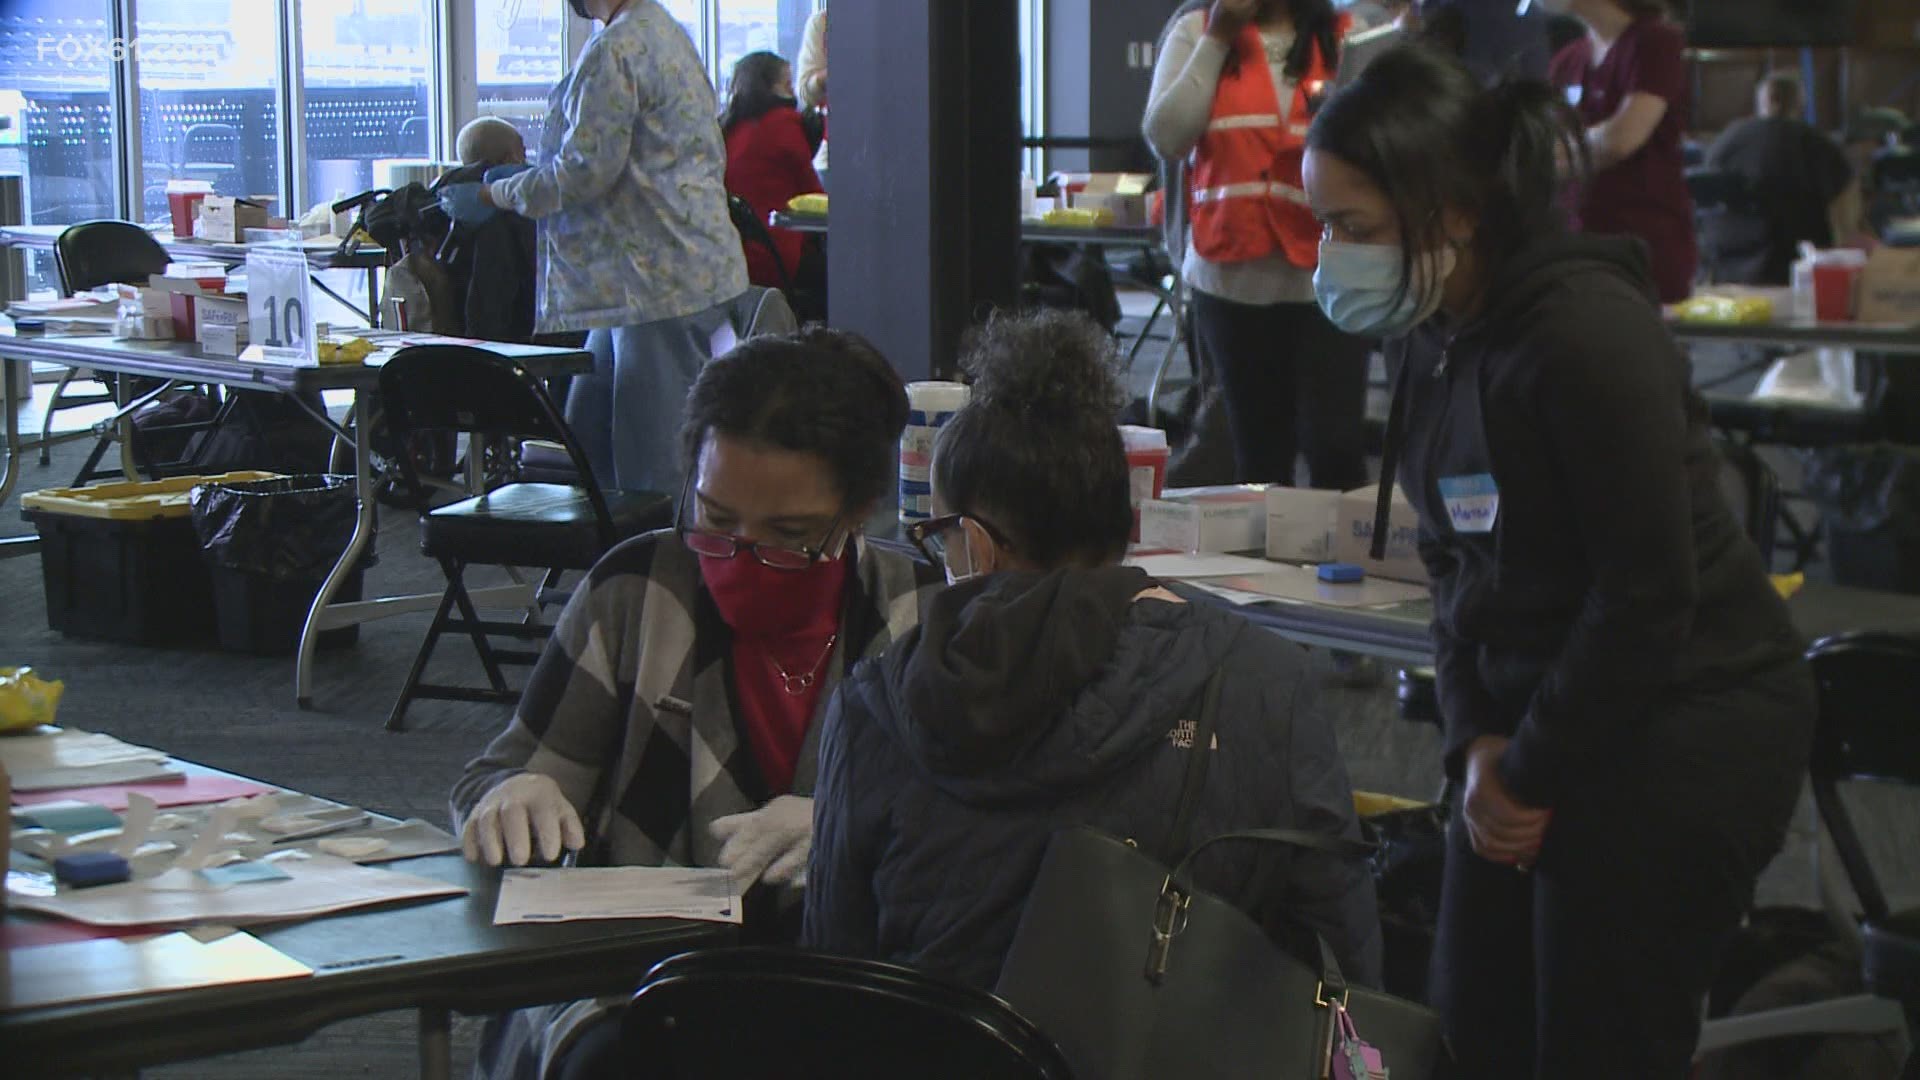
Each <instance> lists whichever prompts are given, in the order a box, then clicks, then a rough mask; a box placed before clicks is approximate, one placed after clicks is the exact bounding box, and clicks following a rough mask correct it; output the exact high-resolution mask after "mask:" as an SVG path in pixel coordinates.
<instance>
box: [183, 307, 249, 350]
mask: <svg viewBox="0 0 1920 1080" xmlns="http://www.w3.org/2000/svg"><path fill="white" fill-rule="evenodd" d="M194 307H195V309H196V313H197V316H198V318H197V326H196V329H195V333H194V340H195V341H198V342H199V343H200V348H201V350H202V351H204V352H206V353H208V354H210V355H214V356H238V355H240V350H241V349H244V348H246V347H247V298H246V297H245V296H244V295H233V296H227V295H221V296H211V295H209V296H198V297H195V298H194Z"/></svg>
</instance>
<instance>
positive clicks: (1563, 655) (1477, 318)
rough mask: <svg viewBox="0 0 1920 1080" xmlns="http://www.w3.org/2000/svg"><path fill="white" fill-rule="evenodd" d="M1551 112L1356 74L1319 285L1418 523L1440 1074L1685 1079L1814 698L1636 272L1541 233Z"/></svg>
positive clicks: (1451, 74)
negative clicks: (1355, 360)
mask: <svg viewBox="0 0 1920 1080" xmlns="http://www.w3.org/2000/svg"><path fill="white" fill-rule="evenodd" d="M1563 102H1564V99H1563V98H1562V97H1561V96H1560V95H1557V94H1554V93H1553V92H1552V91H1551V90H1549V89H1548V88H1547V87H1546V86H1544V85H1541V84H1530V83H1520V84H1512V85H1507V86H1502V87H1497V88H1495V89H1493V90H1490V91H1482V90H1481V89H1480V87H1479V86H1478V85H1477V84H1476V83H1475V81H1474V80H1473V79H1472V77H1471V76H1469V75H1468V74H1467V72H1466V71H1465V70H1464V69H1462V68H1460V67H1459V66H1458V65H1456V64H1455V63H1454V62H1452V61H1450V60H1446V59H1444V58H1441V57H1439V56H1437V55H1434V54H1430V53H1425V52H1421V51H1417V50H1413V49H1400V50H1396V51H1394V52H1392V53H1389V54H1387V55H1386V56H1383V57H1381V58H1380V59H1378V60H1376V61H1374V63H1373V64H1372V65H1371V66H1370V67H1368V68H1367V70H1366V71H1365V72H1364V73H1363V74H1362V75H1361V76H1360V78H1359V79H1358V81H1357V82H1355V83H1354V85H1353V86H1352V87H1351V88H1349V89H1347V90H1345V91H1342V92H1341V93H1339V94H1337V95H1335V97H1334V98H1333V99H1332V100H1331V101H1329V102H1328V103H1327V105H1326V107H1325V108H1324V109H1323V110H1322V112H1321V113H1320V115H1319V117H1318V118H1317V119H1316V120H1315V122H1314V126H1313V130H1312V131H1311V132H1310V133H1309V135H1308V138H1307V155H1306V161H1305V170H1304V177H1305V180H1306V187H1307V192H1308V195H1309V197H1310V199H1311V200H1312V203H1313V207H1314V211H1315V213H1316V214H1317V215H1318V216H1319V217H1320V219H1321V220H1322V221H1323V222H1324V223H1325V232H1324V238H1323V240H1322V242H1321V247H1320V268H1319V272H1318V274H1317V276H1316V278H1315V283H1314V284H1315V290H1316V293H1317V294H1318V296H1319V298H1320V303H1321V305H1322V306H1323V307H1324V308H1325V309H1326V311H1327V314H1328V316H1329V317H1330V318H1331V319H1333V321H1334V322H1336V323H1338V324H1339V325H1340V326H1342V327H1343V328H1344V329H1346V330H1348V331H1349V332H1351V333H1357V334H1370V335H1373V334H1377V335H1379V336H1381V337H1385V338H1390V339H1395V340H1393V341H1392V342H1391V343H1390V347H1389V352H1390V355H1394V354H1397V358H1398V360H1399V370H1398V373H1397V376H1396V380H1395V390H1394V399H1393V411H1392V413H1391V419H1390V421H1389V429H1388V435H1387V450H1386V458H1387V461H1386V470H1387V473H1388V475H1389V476H1391V475H1393V474H1394V473H1395V472H1396V471H1397V473H1398V477H1399V480H1400V483H1401V485H1402V486H1403V487H1404V488H1405V490H1406V492H1407V495H1408V497H1409V498H1410V499H1411V500H1412V501H1413V503H1414V505H1415V506H1416V507H1417V508H1418V510H1419V513H1420V536H1421V542H1420V549H1421V557H1422V559H1423V561H1425V563H1426V565H1427V570H1428V572H1429V573H1430V574H1431V576H1432V579H1433V598H1434V609H1435V617H1434V624H1433V633H1434V639H1435V647H1436V652H1437V658H1436V665H1435V666H1436V668H1437V671H1438V676H1439V693H1440V700H1441V712H1442V714H1443V716H1444V719H1445V727H1446V754H1445V760H1446V765H1447V768H1448V770H1449V772H1450V774H1451V775H1452V777H1453V778H1454V779H1455V781H1456V782H1457V783H1458V790H1459V791H1460V792H1461V793H1462V795H1461V799H1460V803H1459V806H1458V807H1457V808H1456V810H1457V812H1456V813H1455V815H1454V819H1453V825H1452V830H1451V834H1450V836H1449V848H1448V857H1447V868H1446V876H1445V884H1444V888H1443V893H1442V902H1441V913H1440V927H1439V940H1438V944H1437V948H1436V953H1435V960H1434V970H1433V976H1434V983H1433V993H1434V1004H1435V1005H1436V1006H1437V1007H1438V1008H1439V1009H1440V1010H1441V1012H1442V1014H1443V1016H1444V1017H1445V1021H1446V1030H1447V1034H1448V1037H1449V1040H1450V1042H1451V1044H1452V1047H1453V1050H1454V1052H1455V1053H1456V1055H1457V1056H1458V1058H1459V1059H1460V1062H1461V1064H1462V1065H1463V1066H1464V1068H1463V1070H1462V1075H1465V1076H1475V1077H1502V1078H1522V1077H1530V1076H1532V1077H1542V1078H1546V1077H1551V1078H1553V1080H1580V1078H1584V1077H1594V1078H1602V1077H1604V1078H1608V1080H1615V1078H1619V1077H1629V1076H1630V1077H1635V1078H1636V1080H1678V1078H1680V1077H1684V1076H1686V1075H1687V1073H1688V1068H1689V1062H1690V1060H1691V1058H1692V1054H1693V1048H1694V1044H1695V1042H1696V1041H1697V1038H1698V1033H1699V1024H1700V1002H1701V1001H1702V999H1703V998H1704V997H1705V995H1706V992H1707V989H1708V986H1709V985H1710V983H1711V981H1712V978H1713V974H1714V968H1715V965H1716V963H1717V961H1718V958H1719V955H1720V952H1721V949H1722V947H1723V946H1724V945H1725V944H1726V943H1727V941H1728V939H1729V938H1730V936H1731V935H1732V933H1733V931H1734V929H1735V927H1736V926H1738V924H1739V922H1740V919H1741V917H1742V915H1743V914H1744V912H1745V910H1746V907H1747V905H1748V904H1749V902H1750V901H1751V899H1752V895H1753V886H1754V881H1755V879H1756V878H1757V876H1758V875H1759V873H1760V871H1761V869H1762V868H1763V867H1764V866H1765V865H1766V863H1767V861H1768V860H1769V859H1770V858H1771V857H1772V855H1773V854H1774V852H1775V851H1776V850H1777V849H1778V847H1779V846H1780V843H1781V841H1782V839H1783V837H1784V835H1785V830H1786V826H1787V821H1788V819H1789V818H1790V817H1791V816H1792V812H1793V807H1794V803H1795V800H1796V797H1797V796H1798V794H1799V791H1800V784H1801V777H1802V774H1803V772H1804V769H1805V766H1806V758H1807V750H1808V744H1809V741H1810V738H1811V731H1812V718H1813V685H1812V680H1811V678H1810V677H1809V674H1808V671H1807V669H1806V666H1805V664H1804V663H1803V661H1802V660H1801V659H1800V654H1801V642H1800V641H1799V639H1798V637H1797V636H1796V634H1795V632H1794V629H1793V626H1792V624H1791V623H1790V622H1789V620H1788V616H1787V611H1786V607H1785V605H1784V604H1783V603H1782V602H1781V600H1780V598H1779V596H1778V595H1776V594H1775V592H1774V590H1773V588H1772V586H1771V584H1770V583H1769V582H1768V580H1767V568H1766V567H1765V566H1764V565H1762V562H1761V559H1760V555H1759V552H1758V550H1757V549H1756V548H1755V547H1754V545H1753V543H1752V542H1751V541H1750V540H1749V539H1748V538H1747V537H1746V536H1745V535H1744V533H1743V532H1742V530H1741V529H1740V527H1739V526H1738V525H1737V524H1736V523H1735V521H1734V518H1733V515H1732V514H1731V513H1730V512H1729V511H1728V509H1727V508H1726V506H1725V505H1724V504H1723V502H1722V498H1721V495H1720V488H1719V484H1718V479H1717V478H1718V474H1719V469H1720V463H1719V461H1718V460H1717V458H1716V455H1715V453H1714V450H1713V448H1712V444H1711V443H1710V442H1709V438H1708V429H1707V417H1706V410H1705V408H1704V406H1703V404H1702V402H1701V400H1700V398H1699V397H1698V395H1697V394H1695V393H1694V391H1693V390H1692V389H1691V387H1690V385H1689V382H1688V371H1687V365H1686V362H1685V360H1684V359H1683V357H1682V356H1681V354H1680V353H1679V352H1678V350H1677V349H1676V348H1675V346H1674V344H1673V341H1672V339H1671V338H1670V337H1669V336H1668V334H1667V332H1666V329H1665V327H1664V326H1663V325H1662V323H1661V316H1660V309H1659V306H1658V304H1657V303H1656V301H1655V299H1654V295H1653V293H1654V284H1653V280H1652V277H1651V275H1650V273H1649V271H1648V268H1647V258H1646V254H1645V252H1644V250H1642V249H1641V248H1640V246H1639V245H1638V244H1637V243H1636V242H1634V241H1633V240H1632V239H1629V238H1617V237H1596V236H1579V235H1573V234H1570V233H1569V232H1568V231H1567V230H1566V228H1565V226H1564V224H1563V222H1562V221H1561V220H1560V215H1559V206H1560V192H1559V187H1560V178H1561V176H1562V175H1563V174H1565V173H1567V172H1568V171H1571V170H1569V169H1568V166H1569V165H1570V164H1572V163H1576V162H1578V161H1580V159H1581V157H1582V155H1581V153H1580V146H1579V143H1578V141H1577V136H1576V135H1575V134H1574V132H1576V131H1577V130H1578V129H1577V126H1576V125H1573V124H1570V123H1569V122H1568V119H1567V117H1566V115H1565V114H1566V108H1565V105H1564V103H1563ZM1396 459H1397V464H1398V467H1397V470H1396V468H1395V462H1396ZM1384 505H1385V504H1384V491H1383V502H1382V506H1383V507H1384ZM1383 534H1384V528H1379V529H1376V535H1383Z"/></svg>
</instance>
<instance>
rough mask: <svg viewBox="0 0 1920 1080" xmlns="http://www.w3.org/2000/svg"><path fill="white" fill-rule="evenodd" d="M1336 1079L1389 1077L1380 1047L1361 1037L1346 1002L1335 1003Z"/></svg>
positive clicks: (1334, 1064) (1367, 1079)
mask: <svg viewBox="0 0 1920 1080" xmlns="http://www.w3.org/2000/svg"><path fill="white" fill-rule="evenodd" d="M1333 1010H1334V1013H1335V1014H1336V1017H1337V1019H1336V1021H1335V1026H1334V1031H1333V1080H1389V1077H1388V1073H1387V1067H1386V1065H1385V1064H1384V1063H1383V1062H1382V1061H1381V1059H1380V1051H1378V1050H1375V1049H1374V1048H1373V1047H1371V1046H1368V1045H1367V1044H1366V1043H1365V1042H1363V1041H1362V1040H1361V1038H1360V1032H1359V1030H1358V1029H1357V1028H1355V1027H1354V1024H1353V1014H1352V1013H1349V1012H1348V1011H1347V1009H1346V1006H1344V1005H1338V1004H1336V1005H1334V1006H1333Z"/></svg>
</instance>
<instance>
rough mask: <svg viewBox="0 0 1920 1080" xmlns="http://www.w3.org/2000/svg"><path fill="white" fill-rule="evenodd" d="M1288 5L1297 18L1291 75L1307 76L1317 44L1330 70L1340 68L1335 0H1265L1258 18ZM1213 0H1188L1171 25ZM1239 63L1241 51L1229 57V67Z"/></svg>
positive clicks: (1288, 71) (1288, 67) (1289, 62)
mask: <svg viewBox="0 0 1920 1080" xmlns="http://www.w3.org/2000/svg"><path fill="white" fill-rule="evenodd" d="M1281 5H1285V6H1286V8H1287V16H1288V18H1290V19H1292V20H1293V48H1291V49H1289V50H1288V51H1287V63H1286V68H1285V70H1286V74H1287V78H1289V79H1292V80H1294V81H1295V82H1299V81H1300V80H1301V79H1303V78H1306V75H1307V68H1308V67H1309V66H1311V65H1312V63H1313V52H1312V49H1313V47H1314V46H1316V45H1317V46H1318V47H1319V49H1320V55H1321V56H1323V57H1325V58H1326V62H1327V67H1328V69H1332V68H1334V67H1336V66H1337V65H1338V63H1339V60H1340V20H1339V16H1338V15H1337V13H1335V11H1334V10H1333V0H1265V3H1264V4H1263V5H1262V7H1261V11H1260V13H1259V14H1256V15H1255V16H1254V18H1255V19H1256V20H1258V19H1260V18H1263V17H1264V16H1265V13H1266V12H1267V11H1269V10H1271V9H1272V8H1274V7H1278V6H1281ZM1212 7H1213V0H1187V2H1186V3H1184V4H1181V5H1180V7H1179V8H1178V9H1177V10H1176V11H1174V13H1173V18H1171V19H1168V20H1167V27H1168V28H1169V29H1171V28H1172V27H1173V24H1174V23H1176V22H1179V21H1180V20H1181V19H1182V18H1184V17H1185V16H1187V15H1191V14H1193V13H1194V12H1196V11H1201V12H1204V11H1208V10H1210V9H1211V8H1212ZM1160 44H1161V45H1165V44H1166V36H1165V34H1164V33H1163V34H1162V35H1161V39H1160ZM1236 63H1238V57H1237V54H1233V53H1229V54H1228V56H1227V70H1229V71H1231V70H1233V66H1234V65H1235V64H1236Z"/></svg>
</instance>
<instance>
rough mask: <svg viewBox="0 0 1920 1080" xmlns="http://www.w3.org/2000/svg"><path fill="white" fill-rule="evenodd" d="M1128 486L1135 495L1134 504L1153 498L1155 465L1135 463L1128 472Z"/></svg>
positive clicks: (1137, 504)
mask: <svg viewBox="0 0 1920 1080" xmlns="http://www.w3.org/2000/svg"><path fill="white" fill-rule="evenodd" d="M1127 481H1128V487H1129V488H1130V490H1131V492H1132V496H1133V505H1135V506H1139V505H1140V504H1142V503H1144V502H1146V501H1147V500H1148V499H1151V498H1153V466H1151V465H1135V466H1134V467H1133V468H1132V469H1130V470H1128V472H1127Z"/></svg>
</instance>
